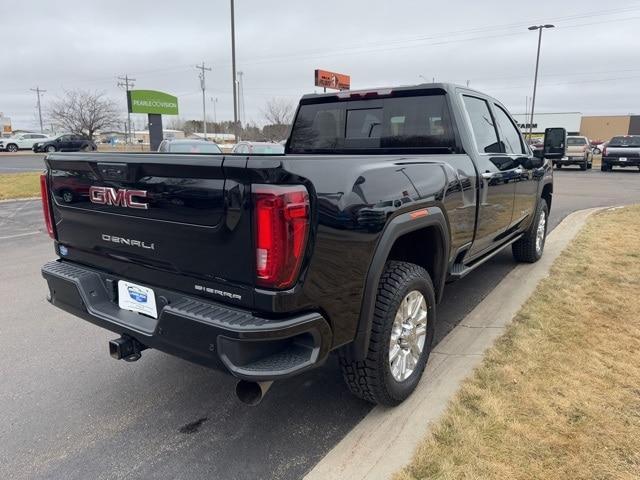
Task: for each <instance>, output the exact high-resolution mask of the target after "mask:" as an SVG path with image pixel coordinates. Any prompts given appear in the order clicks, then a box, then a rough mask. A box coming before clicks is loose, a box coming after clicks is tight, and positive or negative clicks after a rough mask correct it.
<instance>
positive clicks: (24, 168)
mask: <svg viewBox="0 0 640 480" xmlns="http://www.w3.org/2000/svg"><path fill="white" fill-rule="evenodd" d="M43 159H44V154H34V153H7V152H0V173H19V172H36V171H39V170H42V169H43V168H44V162H43Z"/></svg>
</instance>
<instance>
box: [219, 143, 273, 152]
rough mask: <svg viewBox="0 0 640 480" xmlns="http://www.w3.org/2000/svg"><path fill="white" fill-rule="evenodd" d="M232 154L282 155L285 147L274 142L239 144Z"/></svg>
mask: <svg viewBox="0 0 640 480" xmlns="http://www.w3.org/2000/svg"><path fill="white" fill-rule="evenodd" d="M231 153H246V154H253V153H255V154H282V153H284V145H282V144H281V143H272V142H238V143H237V144H236V145H235V147H233V150H232V152H231Z"/></svg>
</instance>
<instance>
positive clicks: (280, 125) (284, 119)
mask: <svg viewBox="0 0 640 480" xmlns="http://www.w3.org/2000/svg"><path fill="white" fill-rule="evenodd" d="M294 112H295V105H294V104H293V103H292V102H291V101H289V100H285V99H282V98H272V99H271V100H269V101H268V102H267V104H266V105H265V108H264V109H263V110H262V116H263V117H264V119H265V121H266V122H267V124H268V125H265V128H264V130H263V131H264V134H265V135H267V136H269V137H272V138H271V139H272V140H283V139H284V138H285V137H286V136H287V133H288V132H289V126H290V125H291V121H292V120H293V114H294Z"/></svg>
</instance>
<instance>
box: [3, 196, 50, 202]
mask: <svg viewBox="0 0 640 480" xmlns="http://www.w3.org/2000/svg"><path fill="white" fill-rule="evenodd" d="M27 200H40V197H23V198H7V199H6V200H0V203H15V202H26V201H27Z"/></svg>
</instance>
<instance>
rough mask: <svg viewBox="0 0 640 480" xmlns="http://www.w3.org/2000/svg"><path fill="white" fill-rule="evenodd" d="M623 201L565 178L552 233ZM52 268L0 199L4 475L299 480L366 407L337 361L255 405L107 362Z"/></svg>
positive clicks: (215, 381) (147, 367) (467, 305)
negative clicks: (66, 308)
mask: <svg viewBox="0 0 640 480" xmlns="http://www.w3.org/2000/svg"><path fill="white" fill-rule="evenodd" d="M20 157H22V155H21V156H20ZM3 158H4V155H3ZM20 161H21V160H20ZM629 203H640V174H639V173H638V172H637V170H634V171H631V170H630V171H621V172H617V171H616V172H613V173H602V172H600V171H596V170H594V171H587V172H580V171H575V170H568V169H566V170H565V169H563V170H562V171H559V172H556V173H555V195H554V204H553V207H552V210H551V216H550V219H549V221H550V226H551V227H552V228H553V227H555V226H556V225H557V224H558V223H559V222H560V221H561V220H562V218H564V217H565V216H566V215H567V214H568V213H570V212H572V211H575V210H580V209H583V208H589V207H596V206H608V205H620V204H629ZM52 258H54V252H53V247H52V244H51V241H50V240H49V238H48V237H47V236H46V234H44V233H42V220H41V210H40V205H39V203H38V202H37V201H22V202H0V260H1V264H2V266H3V268H2V269H0V285H2V288H1V289H0V304H1V305H2V306H3V311H2V314H0V338H2V348H1V349H0V405H2V408H1V409H0V425H2V429H1V430H0V444H1V445H2V446H1V447H0V478H15V479H51V478H66V479H85V478H94V479H102V478H104V479H119V478H122V479H124V478H126V479H132V478H163V479H164V478H166V479H175V478H189V479H191V478H223V479H227V478H233V479H256V478H276V479H295V478H300V477H301V476H303V475H304V474H305V473H306V472H307V471H308V470H309V469H310V468H311V467H312V466H313V465H315V463H317V462H318V461H319V460H320V459H321V458H322V457H323V456H324V455H325V454H326V453H327V452H328V451H329V450H330V449H331V448H332V447H333V446H334V445H335V444H336V443H337V442H338V441H339V440H340V439H341V438H342V437H343V436H344V435H345V434H346V433H347V432H348V431H349V430H350V429H351V428H353V426H355V425H356V424H357V423H358V422H359V421H360V420H361V419H362V418H363V417H364V416H365V415H366V414H367V412H368V411H369V410H370V409H371V406H370V405H368V404H367V403H365V402H362V401H360V400H358V399H356V398H354V397H352V396H351V395H350V394H349V392H348V391H347V389H346V387H345V386H344V384H343V382H342V378H341V375H340V372H339V368H338V365H337V362H336V361H335V359H333V358H332V359H330V361H329V362H328V364H327V365H325V366H324V367H322V368H319V369H316V370H314V371H312V372H309V373H308V374H305V375H303V376H301V377H298V378H293V379H290V380H286V381H282V382H279V383H276V384H275V385H274V386H273V387H272V388H271V390H270V391H269V393H268V394H267V396H266V397H265V399H264V401H263V402H262V404H261V405H260V406H258V407H256V408H250V407H246V406H244V405H242V404H240V403H239V402H238V401H237V400H236V399H235V397H234V394H233V387H234V384H235V382H234V380H233V379H232V378H231V377H228V376H225V375H223V374H221V373H219V372H215V371H211V370H207V369H205V368H203V367H199V366H196V365H191V364H189V363H187V362H184V361H182V360H179V359H177V358H173V357H171V356H169V355H165V354H162V353H160V352H157V351H145V352H144V353H143V355H142V359H141V360H140V361H138V362H136V363H131V364H129V363H125V362H118V361H115V360H112V359H111V358H110V357H109V355H108V352H107V342H108V340H110V339H112V338H114V337H115V335H113V334H112V333H110V332H107V331H104V330H102V329H100V328H98V327H95V326H93V325H90V324H88V323H86V322H84V321H82V320H79V319H76V318H74V317H72V316H70V315H68V314H65V313H63V312H61V311H58V310H57V309H55V308H53V307H51V306H49V305H48V304H47V302H46V301H45V295H46V285H45V283H44V281H43V280H42V278H41V276H40V271H39V269H40V265H42V264H43V263H45V262H46V261H48V260H50V259H52ZM513 267H514V263H513V260H512V258H511V254H510V252H509V251H505V252H503V253H501V254H500V255H497V256H496V257H495V258H494V259H493V260H491V261H490V262H488V263H487V264H485V265H483V266H482V267H480V268H478V270H476V271H475V272H473V273H472V274H471V275H469V276H468V277H466V278H464V279H463V280H461V281H459V282H457V283H455V284H452V285H448V286H447V289H446V291H445V297H444V301H443V303H442V304H441V305H439V306H438V317H439V325H438V331H437V340H440V339H441V338H443V336H444V335H446V333H448V332H449V331H450V330H451V329H452V328H453V327H454V326H455V325H456V324H457V323H458V322H460V321H461V320H462V319H463V318H464V316H465V315H466V314H467V313H468V312H470V311H471V310H472V309H473V308H474V307H475V306H476V305H477V304H478V303H479V302H480V301H481V300H482V299H483V298H484V297H485V296H486V295H487V294H488V293H489V292H490V291H491V290H492V288H493V286H494V285H496V284H497V283H498V282H499V281H500V280H501V279H502V278H503V277H504V276H505V275H506V273H508V272H509V271H510V270H511V269H512V268H513ZM514 287H515V286H514ZM425 381H428V379H425Z"/></svg>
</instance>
